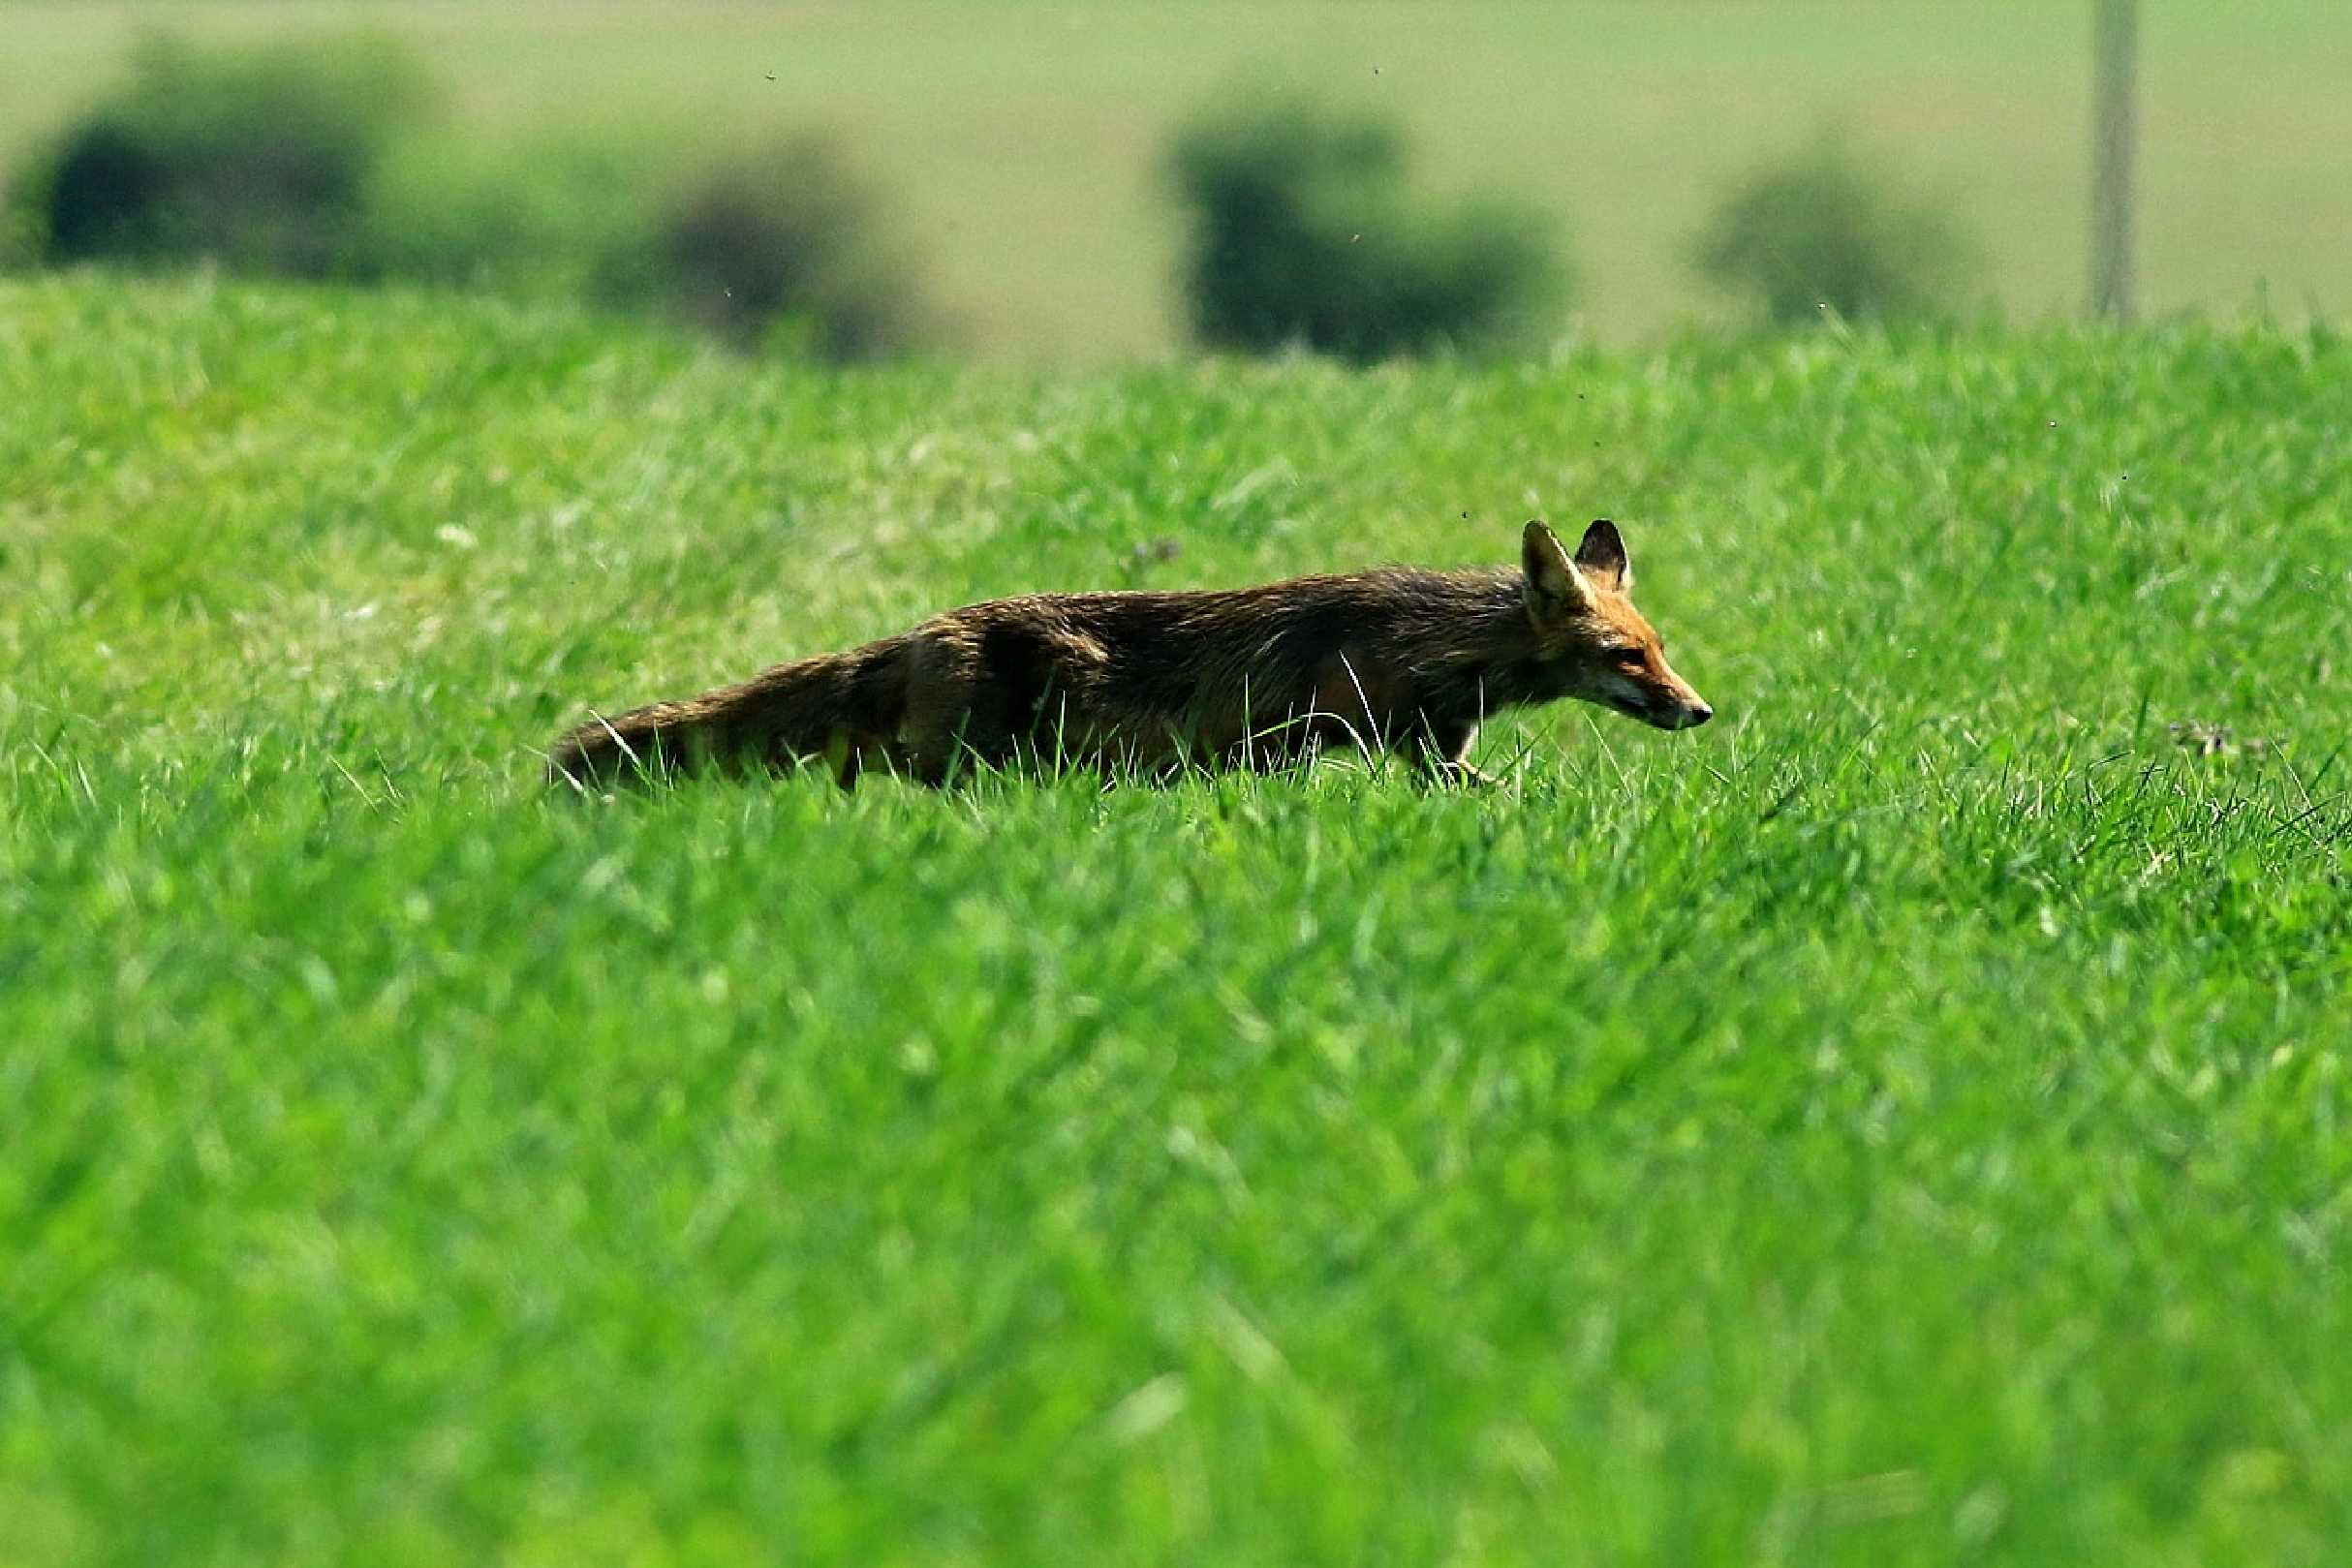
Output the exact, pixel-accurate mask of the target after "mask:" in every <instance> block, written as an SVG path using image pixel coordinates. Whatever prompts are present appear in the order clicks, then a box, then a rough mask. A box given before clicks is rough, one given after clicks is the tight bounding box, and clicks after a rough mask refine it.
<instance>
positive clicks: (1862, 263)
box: [1692, 136, 1977, 326]
mask: <svg viewBox="0 0 2352 1568" xmlns="http://www.w3.org/2000/svg"><path fill="white" fill-rule="evenodd" d="M1906 183H1909V182H1906V181H1903V180H1902V179H1901V178H1900V177H1899V176H1898V175H1897V174H1896V173H1895V172H1894V171H1892V170H1891V169H1886V168H1883V167H1881V166H1880V165H1878V164H1877V163H1875V162H1873V161H1872V160H1871V159H1869V158H1867V157H1865V156H1864V155H1863V154H1861V153H1859V152H1857V151H1856V150H1855V149H1854V148H1853V147H1852V146H1851V145H1850V144H1849V143H1848V142H1847V141H1845V140H1844V139H1843V138H1840V137H1836V136H1824V137H1821V138H1816V139H1815V140H1814V141H1813V142H1812V143H1811V144H1810V145H1809V146H1807V147H1806V148H1804V149H1803V150H1802V151H1800V152H1799V153H1797V154H1796V155H1795V156H1793V157H1791V158H1787V159H1785V160H1783V161H1781V162H1779V163H1776V164H1771V165H1768V166H1766V167H1764V168H1762V169H1757V170H1756V171H1755V172H1753V173H1752V174H1750V175H1749V177H1748V178H1747V179H1746V180H1745V181H1743V182H1742V183H1741V184H1740V185H1739V186H1738V187H1737V188H1736V189H1735V190H1733V191H1732V192H1731V194H1730V195H1729V196H1728V197H1727V198H1726V199H1725V200H1723V202H1722V204H1721V205H1720V206H1718V208H1717V209H1716V213H1715V216H1714V217H1713V218H1712V219H1711V220H1710V221H1709V223H1708V225H1707V227H1706V229H1705V231H1703V232H1702V233H1701V234H1700V236H1699V239H1698V241H1697V243H1696V245H1695V246H1694V247H1693V252H1692V259H1693V261H1695V263H1696V264H1697V266H1698V269H1699V271H1700V272H1701V273H1702V274H1704V275H1705V276H1706V277H1707V278H1708V280H1709V281H1711V282H1713V283H1715V284H1716V285H1717V286H1718V287H1719V288H1722V289H1724V290H1726V291H1728V292H1732V293H1735V294H1739V295H1741V296H1743V297H1745V298H1747V299H1749V300H1750V301H1752V302H1753V303H1754V304H1755V305H1756V307H1757V308H1758V309H1760V310H1761V312H1762V314H1763V316H1764V318H1765V320H1767V321H1769V322H1771V323H1774V324H1776V325H1780V326H1790V325H1795V324H1797V323H1803V322H1810V321H1817V320H1819V319H1820V317H1821V315H1822V311H1823V308H1824V307H1827V309H1829V310H1831V311H1834V312H1836V313H1837V314H1838V315H1839V316H1840V317H1842V318H1844V319H1846V320H1848V321H1863V320H1879V321H1888V320H1897V319H1902V318H1908V317H1922V316H1936V315H1942V314H1948V313H1949V312H1951V311H1952V310H1954V309H1956V308H1957V307H1958V306H1959V305H1960V304H1961V302H1962V301H1961V298H1960V295H1961V292H1962V291H1963V290H1965V288H1966V287H1967V285H1968V280H1969V278H1970V277H1971V275H1972V274H1973V272H1974V270H1975V266H1976V255H1977V252H1976V247H1975V244H1974V242H1973V241H1972V240H1971V238H1970V237H1969V235H1968V233H1967V231H1966V230H1965V227H1964V226H1963V225H1962V223H1961V222H1960V220H1959V219H1958V218H1957V217H1955V216H1954V215H1953V214H1952V213H1951V212H1949V211H1948V210H1946V209H1945V208H1944V207H1942V206H1941V205H1938V204H1936V203H1934V202H1933V201H1930V200H1925V199H1922V198H1919V197H1915V196H1905V195H1904V194H1903V186H1904V185H1905V184H1906Z"/></svg>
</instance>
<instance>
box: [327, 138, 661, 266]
mask: <svg viewBox="0 0 2352 1568" xmlns="http://www.w3.org/2000/svg"><path fill="white" fill-rule="evenodd" d="M649 162H650V158H649V156H648V154H646V153H644V152H642V151H635V150H631V149H626V148H623V147H620V146H617V145H612V144H608V143H606V142H604V141H602V140H598V139H585V140H584V139H580V138H577V137H571V138H563V139H557V140H545V139H535V138H526V139H524V140H521V141H515V140H511V139H507V138H500V139H497V140H495V141H492V140H487V139H484V138H469V137H456V136H432V137H424V138H405V139H403V140H402V141H401V143H400V144H399V145H398V146H396V147H394V148H393V149H392V150H391V151H390V153H389V154H387V157H386V158H385V160H384V163H383V166H382V167H381V168H380V169H378V171H377V173H376V175H375V176H374V178H373V179H372V180H371V181H370V182H369V190H368V196H367V200H366V205H365V211H364V214H363V217H362V221H361V227H360V233H359V238H358V242H357V248H356V269H355V270H356V271H357V272H358V273H359V274H360V275H362V276H366V277H377V278H400V279H405V280H409V281H413V282H417V283H423V284H431V285H435V286H441V287H449V288H459V289H469V290H481V291H486V292H499V293H505V294H508V295H511V296H516V297H541V298H545V297H555V296H566V295H569V296H573V297H576V296H578V295H580V294H581V293H583V292H586V291H587V290H588V288H589V286H590V284H591V282H592V281H593V280H594V279H595V278H596V276H597V275H598V267H599V265H600V262H601V261H602V260H603V259H604V258H606V257H609V256H611V255H613V254H614V253H615V252H616V251H619V250H622V249H625V248H627V247H628V246H629V245H631V244H632V243H634V241H635V240H636V239H637V238H638V236H639V235H640V233H641V231H642V230H643V227H644V212H645V206H646V202H645V192H646V190H647V188H648V186H649V184H650V183H651V179H650V173H651V170H650V169H649V168H648V165H649Z"/></svg>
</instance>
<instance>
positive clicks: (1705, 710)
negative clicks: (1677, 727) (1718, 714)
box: [1683, 702, 1715, 729]
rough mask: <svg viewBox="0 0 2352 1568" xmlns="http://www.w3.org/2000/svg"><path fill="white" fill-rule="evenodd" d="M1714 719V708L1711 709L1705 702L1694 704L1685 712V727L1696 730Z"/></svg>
mask: <svg viewBox="0 0 2352 1568" xmlns="http://www.w3.org/2000/svg"><path fill="white" fill-rule="evenodd" d="M1714 717H1715V710H1714V709H1713V708H1710V707H1709V706H1707V704H1705V703H1704V702H1698V703H1693V704H1692V705H1691V706H1690V707H1689V708H1687V709H1686V710H1685V711H1684V714H1683V727H1684V728H1685V729H1696V728H1698V726H1699V725H1701V724H1703V723H1706V722H1707V721H1708V720H1710V719H1713V718H1714Z"/></svg>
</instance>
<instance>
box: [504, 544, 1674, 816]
mask: <svg viewBox="0 0 2352 1568" xmlns="http://www.w3.org/2000/svg"><path fill="white" fill-rule="evenodd" d="M1521 544H1522V548H1521V559H1520V564H1519V566H1518V567H1517V568H1515V569H1513V568H1502V569H1494V570H1486V571H1419V570H1412V569H1405V568H1384V569H1378V570H1375V571H1362V572H1353V573H1349V574H1346V575H1344V576H1328V577H1294V578H1291V579H1290V580H1288V581H1286V582H1278V583H1267V584H1265V585H1264V586H1262V587H1257V588H1237V589H1229V590H1224V591H1221V592H1208V593H1105V594H1031V595H1026V596H1024V597H1022V598H1019V599H1000V600H990V601H989V602H987V603H984V604H974V605H971V606H969V607H967V608H964V609H960V610H949V611H948V612H947V613H946V614H944V615H941V616H936V617H934V618H933V619H931V620H929V621H926V622H924V623H923V624H922V625H920V626H918V627H916V628H915V629H914V630H912V631H907V632H902V633H900V634H899V635H897V636H894V637H884V638H882V640H881V641H879V642H870V643H867V644H866V645H865V646H864V647H862V648H853V649H851V650H850V651H849V652H847V653H839V654H820V655H818V656H817V657H815V658H813V659H802V660H797V661H793V662H791V663H789V664H778V665H776V666H775V667H773V668H772V669H769V670H766V671H765V672H763V673H761V674H758V675H755V676H753V677H752V678H751V679H750V680H748V681H745V682H743V683H742V684H741V685H739V686H727V687H721V688H720V689H718V690H717V691H715V692H705V693H703V694H702V695H700V696H696V697H688V698H686V699H684V700H683V701H677V702H657V703H654V704H653V705H652V706H650V707H644V708H637V709H634V710H633V711H631V712H628V713H624V714H619V715H617V716H615V717H613V718H610V719H605V718H593V719H591V720H589V722H588V723H584V724H582V725H580V726H579V727H578V728H577V729H574V730H573V731H572V732H571V733H570V734H568V735H565V736H563V737H562V738H561V739H559V740H558V741H557V742H556V743H555V745H554V747H553V748H552V749H551V751H550V752H549V753H548V758H547V768H548V775H549V777H550V779H551V780H570V781H572V782H573V783H574V784H591V783H601V782H604V781H607V780H611V779H615V778H623V777H628V776H630V775H633V774H642V773H655V774H659V773H663V772H667V771H672V770H681V769H689V768H694V767H698V766H714V767H731V768H738V769H741V768H764V769H772V770H782V769H787V768H791V767H795V766H798V765H801V764H803V763H821V764H822V765H823V766H825V767H827V768H829V769H830V770H831V772H832V774H833V777H834V778H835V779H836V780H838V781H839V782H840V783H841V784H843V785H844V786H845V787H846V786H848V785H851V784H855V783H856V781H857V777H858V775H859V774H860V773H862V772H864V771H865V770H867V769H869V768H878V767H879V768H886V769H888V770H889V771H890V772H893V773H896V774H899V775H902V776H905V777H908V778H912V779H914V780H918V781H920V782H921V783H923V784H945V783H947V782H948V781H949V780H950V779H952V778H954V777H955V776H956V775H957V774H958V773H959V772H961V771H963V770H965V769H967V768H970V767H973V766H982V767H1003V766H1006V765H1008V764H1011V763H1015V762H1030V763H1043V764H1048V765H1050V764H1051V763H1053V762H1056V761H1059V762H1061V763H1064V764H1067V765H1072V766H1080V767H1089V768H1104V769H1122V770H1134V771H1136V772H1138V773H1141V774H1144V775H1147V776H1151V775H1161V776H1164V775H1171V774H1175V773H1180V772H1182V771H1183V770H1185V769H1187V768H1191V767H1205V768H1232V767H1240V768H1251V769H1258V770H1266V769H1273V768H1280V767H1285V766H1288V765H1291V764H1294V763H1297V762H1299V761H1301V760H1303V759H1304V758H1306V757H1308V756H1309V755H1312V754H1313V753H1315V752H1316V751H1318V750H1320V749H1322V748H1325V747H1332V746H1342V747H1349V748H1354V749H1357V750H1359V751H1362V752H1365V753H1372V752H1375V751H1393V752H1399V753H1403V754H1405V755H1406V756H1407V757H1408V758H1409V759H1410V760H1411V761H1412V763H1413V764H1414V765H1415V766H1416V767H1417V768H1418V769H1420V770H1421V771H1422V772H1423V773H1424V774H1425V775H1427V776H1428V777H1430V778H1432V779H1437V780H1445V781H1456V782H1463V783H1473V782H1479V781H1480V780H1481V777H1482V776H1481V775H1480V774H1478V772H1477V771H1476V770H1475V769H1473V768H1471V767H1470V764H1469V763H1468V762H1467V761H1465V760H1464V758H1465V756H1466V754H1467V753H1468V752H1469V751H1470V743H1471V742H1472V741H1473V740H1475V739H1476V738H1477V734H1478V725H1479V723H1480V722H1481V721H1482V720H1484V719H1485V718H1486V717H1487V716H1488V715H1489V714H1492V713H1496V712H1498V711H1500V710H1501V709H1504V708H1511V707H1518V706H1522V705H1525V704H1529V703H1536V702H1550V701H1553V700H1555V699H1557V698H1560V697H1581V698H1582V699H1584V700H1585V701H1587V702H1594V703H1598V704H1600V705H1601V706H1602V707H1606V708H1614V709H1616V710H1617V711H1618V712H1620V713H1624V714H1629V715H1631V716H1632V717H1633V718H1636V719H1639V720H1641V721H1643V722H1644V723H1651V724H1655V725H1656V726H1657V727H1658V728H1660V729H1687V728H1688V727H1689V726H1691V725H1693V724H1703V723H1706V722H1707V721H1708V720H1709V719H1711V718H1713V717H1714V714H1715V710H1714V709H1712V708H1710V707H1708V706H1707V704H1706V702H1705V701H1703V700H1702V699H1701V698H1700V696H1699V694H1698V693H1697V692H1694V691H1692V690H1691V689H1690V687H1689V685H1688V684H1687V682H1685V681H1684V680H1683V678H1682V677H1681V676H1679V675H1677V674H1675V673H1674V670H1673V669H1672V668H1671V667H1670V666H1669V665H1668V664H1667V662H1666V650H1665V644H1664V641H1663V640H1662V639H1661V638H1660V637H1659V636H1658V634H1657V633H1656V631H1655V630H1652V629H1651V626H1650V623H1649V622H1647V621H1645V620H1643V619H1642V617H1641V614H1640V612H1639V611H1637V610H1635V609H1634V607H1633V601H1632V600H1631V599H1630V598H1629V597H1628V594H1629V592H1630V590H1631V588H1632V586H1633V571H1632V568H1631V566H1630V565H1629V564H1628V563H1627V561H1626V559H1625V540H1624V538H1621V537H1620V536H1619V534H1618V531H1617V528H1616V526H1615V525H1614V524H1612V523H1610V522H1609V521H1607V520H1606V519H1603V520H1601V521H1599V522H1595V523H1594V525H1593V526H1592V527H1591V528H1589V529H1587V530H1586V531H1585V536H1584V539H1583V542H1582V543H1580V544H1579V545H1578V546H1577V548H1576V553H1575V554H1574V555H1573V556H1571V555H1570V554H1569V553H1568V552H1567V551H1566V550H1565V549H1563V547H1562V545H1561V542H1560V540H1559V538H1556V537H1555V536H1554V535H1553V533H1552V531H1551V530H1550V529H1549V528H1546V527H1545V526H1544V525H1543V524H1542V523H1540V522H1532V523H1530V524H1528V525H1527V532H1526V535H1525V537H1524V538H1523V539H1522V541H1521Z"/></svg>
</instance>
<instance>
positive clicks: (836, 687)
mask: <svg viewBox="0 0 2352 1568" xmlns="http://www.w3.org/2000/svg"><path fill="white" fill-rule="evenodd" d="M904 661H905V651H904V649H903V647H901V646H900V645H899V644H898V640H897V639H892V640H891V641H887V642H881V643H873V644H870V645H868V646H866V647H864V648H858V649H854V650H852V651H851V652H849V653H846V654H820V655H819V656H818V657H816V658H814V659H802V660H796V661H793V662H791V663H789V664H778V665H776V666H774V667H773V668H771V669H767V670H763V671H761V672H760V673H759V674H758V675H755V676H753V677H752V678H751V679H750V680H748V681H744V682H742V683H741V684H739V685H735V686H723V687H720V688H718V689H717V690H716V691H711V692H703V693H702V694H701V695H699V696H693V697H686V698H683V699H681V700H678V701H675V702H655V703H650V704H648V705H647V706H645V707H642V708H633V709H631V710H630V711H629V712H627V713H622V714H614V715H612V716H610V717H609V718H607V717H604V716H602V715H599V716H597V717H593V718H591V719H590V720H589V721H588V722H587V723H584V724H581V725H580V726H579V727H578V728H576V729H573V730H572V731H570V732H569V733H567V734H565V735H562V736H560V737H558V738H557V740H556V741H555V744H554V745H552V746H550V747H548V749H547V778H548V781H549V782H550V783H560V782H563V781H565V780H569V781H571V782H572V783H573V784H608V783H615V782H625V781H629V780H634V779H639V778H644V777H647V776H655V777H659V776H663V775H667V774H675V773H685V772H693V771H697V770H701V769H705V768H719V769H758V768H768V769H784V768H790V767H793V766H795V765H797V764H799V763H801V762H804V761H808V760H810V759H812V758H820V757H822V758H827V759H829V760H831V761H833V762H834V764H835V765H836V767H837V768H838V767H840V766H842V765H843V759H844V758H845V757H848V756H854V755H856V754H858V753H860V751H861V750H862V749H863V748H864V747H866V746H868V745H870V744H872V743H873V742H874V741H875V740H876V739H877V738H879V737H882V736H887V735H889V734H891V733H892V732H894V731H895V730H896V729H897V727H898V718H899V712H900V710H901V709H902V708H903V706H904V700H905V699H904V694H903V693H904V691H905V684H906V682H905V676H904V672H903V664H904Z"/></svg>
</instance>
